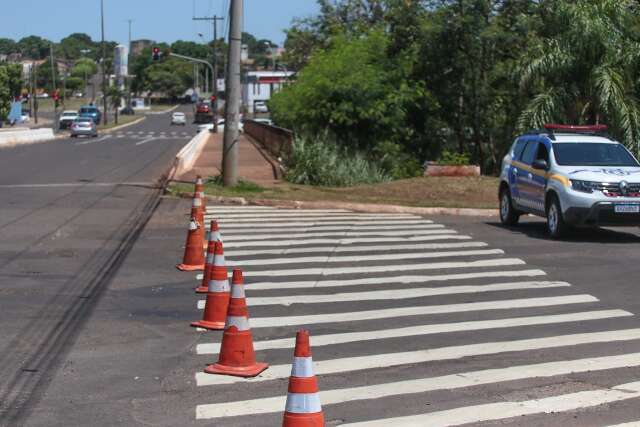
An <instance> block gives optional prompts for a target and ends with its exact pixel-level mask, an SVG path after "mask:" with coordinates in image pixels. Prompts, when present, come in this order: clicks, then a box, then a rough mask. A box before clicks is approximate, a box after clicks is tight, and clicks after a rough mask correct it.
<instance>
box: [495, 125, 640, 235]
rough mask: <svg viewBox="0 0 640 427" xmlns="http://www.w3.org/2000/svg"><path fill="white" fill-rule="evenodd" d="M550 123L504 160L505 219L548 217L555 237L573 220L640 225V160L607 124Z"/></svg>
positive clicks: (590, 224) (585, 224)
mask: <svg viewBox="0 0 640 427" xmlns="http://www.w3.org/2000/svg"><path fill="white" fill-rule="evenodd" d="M545 128H546V129H545V130H540V131H533V132H529V133H527V134H525V135H521V136H519V137H518V138H517V139H516V141H515V142H514V143H513V145H512V147H511V149H510V150H509V153H508V154H507V155H506V156H505V157H504V159H503V161H502V174H501V175H500V181H501V182H500V190H499V198H500V219H501V221H502V223H503V224H506V225H515V224H517V222H518V219H519V218H520V216H521V215H522V214H526V213H530V214H534V215H539V216H542V217H546V218H547V231H548V233H549V235H550V236H551V237H553V238H557V237H560V236H561V235H563V234H564V233H565V231H567V230H568V229H569V228H570V227H572V226H573V227H597V226H614V225H618V226H619V225H627V226H638V225H640V163H638V161H637V160H636V159H635V158H634V157H633V155H632V154H631V152H629V150H627V149H626V148H625V147H624V146H623V145H622V144H620V143H618V142H616V141H614V140H613V139H611V138H609V137H608V136H606V135H605V134H602V132H604V131H605V130H606V126H604V125H596V126H564V125H545Z"/></svg>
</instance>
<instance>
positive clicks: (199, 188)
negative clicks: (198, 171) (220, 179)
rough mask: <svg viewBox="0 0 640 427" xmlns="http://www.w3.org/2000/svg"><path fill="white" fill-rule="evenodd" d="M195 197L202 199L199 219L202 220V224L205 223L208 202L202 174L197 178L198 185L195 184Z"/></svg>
mask: <svg viewBox="0 0 640 427" xmlns="http://www.w3.org/2000/svg"><path fill="white" fill-rule="evenodd" d="M193 198H194V199H200V206H199V211H198V212H199V213H198V215H199V216H198V220H199V221H200V224H204V214H205V211H206V210H207V202H206V200H205V195H204V182H203V181H202V177H201V176H200V175H198V177H197V178H196V185H195V190H194V194H193Z"/></svg>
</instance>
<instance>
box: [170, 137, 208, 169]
mask: <svg viewBox="0 0 640 427" xmlns="http://www.w3.org/2000/svg"><path fill="white" fill-rule="evenodd" d="M209 137H210V135H209V132H198V134H196V136H194V137H193V138H192V139H191V141H189V142H188V143H187V145H185V146H184V147H182V150H180V151H179V152H178V154H176V158H175V159H174V161H173V166H172V167H171V170H170V172H169V180H173V179H174V177H175V176H176V175H178V176H179V175H181V174H182V173H184V172H186V171H188V170H190V169H192V168H193V165H194V164H195V163H196V160H197V159H198V157H200V154H202V150H204V147H205V145H207V142H208V141H209Z"/></svg>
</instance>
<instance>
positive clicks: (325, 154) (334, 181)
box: [285, 136, 391, 187]
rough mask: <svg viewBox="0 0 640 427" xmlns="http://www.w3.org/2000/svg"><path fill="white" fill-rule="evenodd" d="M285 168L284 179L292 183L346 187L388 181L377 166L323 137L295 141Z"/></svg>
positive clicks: (386, 176) (360, 155)
mask: <svg viewBox="0 0 640 427" xmlns="http://www.w3.org/2000/svg"><path fill="white" fill-rule="evenodd" d="M286 166H287V172H286V175H285V178H286V180H287V181H289V182H291V183H294V184H306V185H320V186H326V187H349V186H352V185H356V184H374V183H378V182H386V181H390V180H391V177H390V176H388V175H387V174H385V172H384V171H383V170H382V169H381V168H380V167H379V166H378V165H377V164H375V163H373V162H371V161H369V160H367V159H366V158H365V157H364V156H363V155H362V154H360V153H354V152H350V151H348V150H346V149H345V148H342V147H339V146H338V145H337V144H336V143H334V142H332V141H330V140H329V139H328V138H327V137H326V136H322V137H319V138H316V139H312V138H310V137H308V136H305V137H298V138H296V140H295V142H294V146H293V154H292V155H291V156H290V157H289V158H288V159H287V161H286Z"/></svg>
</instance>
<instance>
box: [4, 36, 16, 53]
mask: <svg viewBox="0 0 640 427" xmlns="http://www.w3.org/2000/svg"><path fill="white" fill-rule="evenodd" d="M19 51H20V50H19V48H18V43H16V42H15V41H14V40H12V39H7V38H0V53H4V54H9V53H15V52H19Z"/></svg>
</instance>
